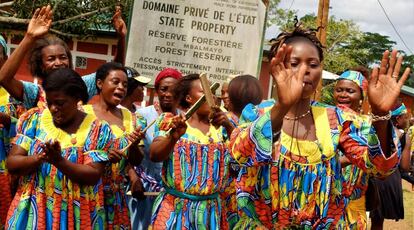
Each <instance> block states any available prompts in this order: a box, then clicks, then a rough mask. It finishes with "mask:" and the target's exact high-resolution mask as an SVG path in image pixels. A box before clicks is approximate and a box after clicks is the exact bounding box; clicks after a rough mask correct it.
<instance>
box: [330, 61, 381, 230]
mask: <svg viewBox="0 0 414 230" xmlns="http://www.w3.org/2000/svg"><path fill="white" fill-rule="evenodd" d="M359 70H360V71H355V70H347V71H345V72H343V73H342V74H341V75H340V76H339V78H338V79H337V82H336V84H335V87H334V89H333V98H334V102H335V104H336V105H337V106H338V107H342V106H343V107H346V108H350V109H352V110H353V111H355V112H356V113H358V114H360V113H361V112H362V108H361V107H362V103H363V101H364V99H365V98H366V93H367V88H368V81H367V80H366V77H365V76H368V71H367V70H366V71H364V69H361V68H359ZM362 73H365V75H363V74H362ZM360 116H361V118H364V119H368V117H367V116H364V115H360ZM366 130H368V129H366ZM341 154H342V153H341ZM340 161H341V167H343V169H342V173H343V177H344V183H343V188H342V194H343V195H344V196H345V197H347V198H348V199H349V203H348V205H347V206H346V221H347V226H348V228H349V229H367V215H366V211H367V210H368V211H370V210H371V208H372V207H369V206H375V205H376V204H377V203H378V194H377V191H376V189H375V187H374V185H373V184H372V183H369V180H368V179H369V177H370V175H369V174H367V173H365V172H364V171H363V170H361V169H360V168H358V167H357V166H355V165H349V164H350V161H349V159H348V158H347V157H346V156H341V157H340ZM368 186H369V187H370V188H371V189H369V190H368ZM367 192H368V193H367ZM366 194H368V197H367V198H368V199H366ZM367 201H372V202H367ZM367 205H368V207H367ZM367 208H368V209H367Z"/></svg>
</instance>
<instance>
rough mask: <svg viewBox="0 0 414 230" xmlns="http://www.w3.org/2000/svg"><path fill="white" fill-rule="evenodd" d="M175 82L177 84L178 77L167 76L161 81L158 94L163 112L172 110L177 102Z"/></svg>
mask: <svg viewBox="0 0 414 230" xmlns="http://www.w3.org/2000/svg"><path fill="white" fill-rule="evenodd" d="M175 84H177V79H175V78H173V77H166V78H164V79H162V80H161V81H160V84H159V86H158V88H157V95H158V100H159V102H160V106H161V109H162V110H163V112H172V109H173V107H174V103H175V102H174V96H173V89H174V86H175Z"/></svg>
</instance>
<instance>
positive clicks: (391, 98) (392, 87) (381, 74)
mask: <svg viewBox="0 0 414 230" xmlns="http://www.w3.org/2000/svg"><path fill="white" fill-rule="evenodd" d="M402 61H403V57H402V56H401V55H398V52H397V51H396V50H393V51H392V53H391V57H390V51H388V50H387V51H385V52H384V54H383V56H382V60H381V66H380V68H379V69H378V67H375V68H374V69H373V71H372V74H371V78H370V79H369V80H368V100H369V104H370V105H371V109H372V113H373V114H376V115H385V114H387V113H388V112H389V111H390V110H391V109H392V108H393V106H394V105H395V103H396V102H397V99H398V97H399V95H400V91H401V87H402V86H403V84H404V82H405V81H406V80H407V78H408V76H409V74H410V68H406V69H405V71H404V73H403V75H402V76H401V78H399V73H400V70H401V65H402Z"/></svg>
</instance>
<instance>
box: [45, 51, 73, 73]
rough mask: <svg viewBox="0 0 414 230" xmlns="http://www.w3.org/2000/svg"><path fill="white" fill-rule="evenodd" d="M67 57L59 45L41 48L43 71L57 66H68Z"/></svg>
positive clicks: (48, 71) (48, 70)
mask: <svg viewBox="0 0 414 230" xmlns="http://www.w3.org/2000/svg"><path fill="white" fill-rule="evenodd" d="M69 61H70V60H69V57H68V55H67V53H66V50H65V48H64V47H63V46H61V45H49V46H46V47H44V48H43V49H42V63H43V66H42V69H43V72H45V73H50V71H51V70H54V69H59V68H69Z"/></svg>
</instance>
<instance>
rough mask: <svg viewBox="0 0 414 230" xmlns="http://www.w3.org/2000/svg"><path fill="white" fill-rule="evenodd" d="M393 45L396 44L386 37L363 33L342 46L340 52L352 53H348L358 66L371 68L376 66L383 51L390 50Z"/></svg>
mask: <svg viewBox="0 0 414 230" xmlns="http://www.w3.org/2000/svg"><path fill="white" fill-rule="evenodd" d="M395 45H396V42H395V41H392V40H391V39H390V37H388V36H385V35H381V34H379V33H371V32H364V33H363V34H362V36H360V37H356V38H352V40H351V42H350V43H349V44H346V45H345V46H343V49H342V50H344V51H348V52H349V51H352V52H349V53H350V55H351V57H352V58H353V59H354V60H356V62H357V63H358V64H359V65H363V66H372V65H373V64H378V62H379V61H380V60H381V58H382V54H383V52H384V50H387V49H388V50H391V49H392V47H393V46H395Z"/></svg>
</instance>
